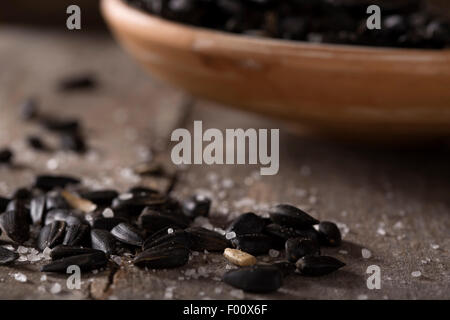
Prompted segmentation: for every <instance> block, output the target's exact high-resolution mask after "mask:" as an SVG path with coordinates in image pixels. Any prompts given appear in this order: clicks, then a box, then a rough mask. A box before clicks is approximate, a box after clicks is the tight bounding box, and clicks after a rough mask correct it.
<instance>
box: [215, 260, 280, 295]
mask: <svg viewBox="0 0 450 320" xmlns="http://www.w3.org/2000/svg"><path fill="white" fill-rule="evenodd" d="M223 281H224V282H225V283H227V284H229V285H231V286H233V287H235V288H239V289H242V290H244V291H246V292H254V293H269V292H273V291H276V290H278V288H280V287H281V285H282V284H283V275H282V273H281V271H280V270H279V269H278V268H277V267H274V266H266V265H255V266H252V267H245V268H241V269H237V270H231V271H229V272H227V273H225V275H224V276H223Z"/></svg>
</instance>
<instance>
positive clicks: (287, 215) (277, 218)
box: [269, 204, 319, 229]
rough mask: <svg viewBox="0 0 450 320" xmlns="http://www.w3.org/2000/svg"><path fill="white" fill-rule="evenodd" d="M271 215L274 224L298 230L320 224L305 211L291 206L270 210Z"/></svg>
mask: <svg viewBox="0 0 450 320" xmlns="http://www.w3.org/2000/svg"><path fill="white" fill-rule="evenodd" d="M269 214H270V218H271V219H272V221H273V222H275V223H278V224H280V225H283V226H288V227H293V228H297V229H305V228H308V227H311V226H313V225H315V224H318V223H319V221H318V220H316V219H314V218H313V217H311V216H310V215H309V214H307V213H306V212H304V211H303V210H300V209H299V208H296V207H294V206H291V205H289V204H279V205H276V206H275V207H273V208H271V209H270V211H269Z"/></svg>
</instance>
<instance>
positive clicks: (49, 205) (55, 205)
mask: <svg viewBox="0 0 450 320" xmlns="http://www.w3.org/2000/svg"><path fill="white" fill-rule="evenodd" d="M45 205H46V209H47V210H52V209H70V205H69V204H68V203H67V201H66V199H65V198H64V197H63V196H62V194H61V192H59V191H50V192H48V193H47V195H46V204H45Z"/></svg>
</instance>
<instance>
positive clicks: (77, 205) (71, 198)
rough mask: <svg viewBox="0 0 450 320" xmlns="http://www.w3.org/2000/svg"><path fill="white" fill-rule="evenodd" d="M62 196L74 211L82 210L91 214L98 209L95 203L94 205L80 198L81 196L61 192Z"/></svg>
mask: <svg viewBox="0 0 450 320" xmlns="http://www.w3.org/2000/svg"><path fill="white" fill-rule="evenodd" d="M61 195H62V196H63V197H64V199H66V201H67V203H68V204H69V205H70V206H71V207H72V208H74V209H78V210H81V211H83V212H85V213H89V212H92V211H95V210H96V209H97V205H96V204H95V203H92V202H91V201H89V200H87V199H83V198H80V197H79V196H77V195H75V194H73V193H71V192H68V191H65V190H64V191H62V192H61Z"/></svg>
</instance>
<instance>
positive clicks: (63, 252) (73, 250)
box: [50, 244, 102, 260]
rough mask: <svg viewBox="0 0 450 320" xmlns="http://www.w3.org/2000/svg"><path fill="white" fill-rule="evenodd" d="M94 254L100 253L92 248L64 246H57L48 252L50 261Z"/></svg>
mask: <svg viewBox="0 0 450 320" xmlns="http://www.w3.org/2000/svg"><path fill="white" fill-rule="evenodd" d="M96 252H102V251H100V250H97V249H92V248H84V247H77V246H65V245H61V244H60V245H58V246H56V247H54V248H53V249H52V251H50V258H52V260H58V259H61V258H66V257H71V256H79V255H81V254H87V253H96Z"/></svg>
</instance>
